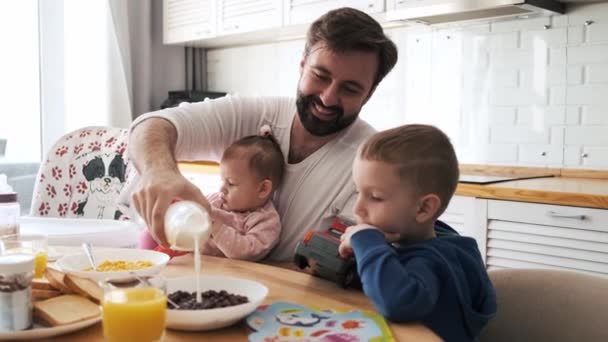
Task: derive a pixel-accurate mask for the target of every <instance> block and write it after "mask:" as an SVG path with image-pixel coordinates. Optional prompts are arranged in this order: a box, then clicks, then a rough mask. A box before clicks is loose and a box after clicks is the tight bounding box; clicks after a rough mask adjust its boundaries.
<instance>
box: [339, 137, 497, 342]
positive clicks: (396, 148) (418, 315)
mask: <svg viewBox="0 0 608 342" xmlns="http://www.w3.org/2000/svg"><path fill="white" fill-rule="evenodd" d="M458 173H459V172H458V161H457V159H456V155H455V153H454V149H453V147H452V144H451V143H450V141H449V138H448V137H447V136H446V135H445V134H444V133H443V132H441V131H440V130H439V129H437V128H435V127H433V126H427V125H405V126H401V127H397V128H393V129H390V130H386V131H383V132H379V133H376V134H375V135H373V136H372V137H370V138H369V139H368V140H367V141H366V142H365V143H364V144H363V145H362V146H361V147H360V149H359V151H358V153H357V157H356V159H355V161H354V165H353V179H354V182H355V186H356V188H357V191H358V196H357V202H356V204H355V208H354V213H355V216H356V218H357V225H355V226H351V227H349V228H348V229H347V230H346V232H345V233H344V234H343V235H342V238H341V239H342V242H341V244H340V254H341V255H343V256H348V255H351V254H353V253H354V256H355V258H356V260H357V271H358V273H359V276H360V277H361V282H362V284H363V290H364V291H365V294H366V295H367V296H368V297H369V298H370V299H371V300H372V302H373V303H374V305H375V307H376V309H377V310H378V311H379V312H380V313H381V314H383V315H384V316H385V317H386V318H387V319H389V320H392V321H397V322H408V321H418V322H421V323H423V324H425V325H426V326H427V327H429V328H430V329H432V330H433V331H434V332H435V333H436V334H437V335H439V336H440V337H441V338H443V339H444V340H446V341H473V340H475V339H476V338H477V336H478V335H479V332H480V331H481V329H482V328H483V326H484V325H485V324H486V323H487V322H488V321H489V320H490V319H491V318H492V317H493V316H494V314H495V313H496V294H495V291H494V287H493V286H492V283H491V282H490V280H489V278H488V275H487V273H486V270H485V266H484V264H483V261H482V259H481V254H480V252H479V249H478V248H477V244H476V243H475V240H474V239H472V238H469V237H461V236H458V235H448V236H442V237H436V235H435V229H434V228H435V225H444V226H447V225H445V224H444V223H442V222H440V221H437V218H438V217H439V216H440V215H441V213H443V211H444V210H445V208H446V207H447V205H448V203H449V201H450V198H451V197H452V195H453V194H454V191H455V189H456V185H457V183H458ZM444 228H445V227H444ZM387 240H389V241H392V243H387Z"/></svg>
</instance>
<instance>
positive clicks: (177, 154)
mask: <svg viewBox="0 0 608 342" xmlns="http://www.w3.org/2000/svg"><path fill="white" fill-rule="evenodd" d="M396 62H397V48H396V46H395V44H394V43H393V42H392V41H391V40H390V39H389V38H387V37H386V35H385V34H384V32H383V30H382V27H381V26H380V25H379V24H378V23H377V22H376V21H375V20H374V19H373V18H371V17H370V16H369V15H367V14H365V13H363V12H361V11H358V10H355V9H352V8H341V9H337V10H333V11H330V12H328V13H326V14H325V15H323V16H322V17H320V18H319V19H317V20H316V21H315V22H314V23H313V24H312V25H311V27H310V29H309V31H308V34H307V37H306V45H305V49H304V54H303V56H302V60H301V62H300V80H299V82H298V88H297V97H296V99H291V98H268V97H262V98H242V97H232V96H227V97H225V98H222V99H217V100H212V101H205V102H199V103H193V104H182V105H180V106H179V107H178V108H170V109H165V110H163V111H159V112H154V113H149V114H147V115H145V116H142V117H141V118H138V120H136V121H135V122H134V123H133V125H132V131H131V135H130V140H129V154H130V157H131V159H132V160H133V162H134V163H135V166H136V168H137V170H138V171H139V173H140V174H141V177H140V179H139V182H138V183H137V189H136V190H135V191H134V193H133V195H132V201H133V204H134V206H135V208H136V210H137V211H138V212H139V213H140V215H141V216H142V217H143V218H144V220H145V221H146V222H147V223H148V227H149V229H150V233H151V234H152V236H153V238H154V239H155V240H156V241H157V242H158V243H160V244H161V245H163V246H167V242H166V239H165V236H164V232H163V230H164V228H163V218H164V214H165V212H166V210H167V207H168V206H169V204H170V203H171V201H172V200H173V199H175V198H180V199H186V200H193V201H196V202H198V203H200V204H201V205H203V206H205V207H206V208H209V204H208V202H207V200H206V199H205V197H204V195H203V194H202V193H201V192H200V190H199V189H198V188H197V187H196V186H194V185H193V184H191V183H190V182H189V181H188V180H186V179H185V178H184V177H183V176H182V175H181V174H180V172H179V170H178V168H177V164H176V160H219V159H220V157H221V154H222V152H223V150H224V148H226V147H227V146H228V145H229V144H230V143H231V142H233V141H234V140H237V139H238V138H241V137H243V136H246V135H251V134H258V133H259V130H260V127H261V126H263V125H269V126H270V127H271V129H272V134H273V135H274V136H275V138H276V139H277V141H278V142H279V144H280V145H281V149H282V151H283V154H284V155H285V156H287V161H286V162H287V165H286V170H285V171H286V172H285V179H284V182H283V185H282V186H281V187H280V188H279V189H278V191H277V192H276V193H275V195H274V199H273V200H274V203H275V206H276V207H277V210H278V212H279V214H280V216H281V223H282V227H283V228H282V229H283V230H282V233H281V238H280V242H279V244H278V245H277V247H276V248H275V249H274V250H273V251H272V252H271V254H270V255H269V258H270V259H271V260H279V261H287V260H290V259H291V258H292V257H293V254H294V252H295V246H296V244H297V242H298V241H300V240H301V239H302V238H303V236H304V235H305V234H306V232H307V231H309V230H311V229H322V228H325V227H328V226H329V225H330V223H331V220H332V219H333V218H334V217H335V216H336V215H341V216H346V217H352V205H353V203H354V200H355V196H354V193H355V189H354V185H353V183H352V180H351V166H352V161H353V159H354V156H355V152H356V149H357V147H358V146H359V144H360V143H361V142H362V141H363V140H365V138H367V137H368V136H370V135H371V134H373V133H374V129H373V128H372V127H371V126H370V125H368V124H367V123H366V122H364V121H362V120H358V116H359V112H360V111H361V107H362V106H363V105H364V104H365V103H366V102H367V101H368V100H369V98H370V97H371V96H372V94H373V93H374V90H375V89H376V87H377V85H378V84H379V83H380V81H381V80H382V79H383V78H384V76H386V75H387V74H388V73H389V71H390V70H391V69H392V68H393V66H394V65H395V63H396ZM223 181H225V180H223Z"/></svg>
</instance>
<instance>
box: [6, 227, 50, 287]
mask: <svg viewBox="0 0 608 342" xmlns="http://www.w3.org/2000/svg"><path fill="white" fill-rule="evenodd" d="M0 252H1V253H0V254H15V253H19V254H23V253H25V254H31V255H33V256H34V277H35V278H42V276H44V271H45V270H46V264H47V261H48V238H47V237H46V235H42V234H19V235H11V236H6V237H3V238H2V239H0Z"/></svg>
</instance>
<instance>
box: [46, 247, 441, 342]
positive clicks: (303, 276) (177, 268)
mask: <svg viewBox="0 0 608 342" xmlns="http://www.w3.org/2000/svg"><path fill="white" fill-rule="evenodd" d="M71 249H72V248H69V249H68V248H66V250H64V251H69V250H71ZM78 250H79V249H78ZM193 264H194V262H193V258H192V255H186V256H181V257H177V258H174V259H173V260H171V261H170V262H169V264H168V265H167V267H165V268H164V269H163V271H162V272H161V274H162V275H164V276H166V277H168V278H171V277H178V276H185V275H193V274H194V267H193ZM202 273H203V274H218V275H230V276H235V277H240V278H247V279H251V280H255V281H258V282H260V283H262V284H264V285H266V286H267V287H268V289H269V293H268V297H267V298H266V300H265V303H266V304H270V303H272V302H275V301H289V302H292V303H298V304H302V305H307V306H310V305H314V306H316V307H323V308H332V309H359V310H369V311H374V309H373V306H372V304H371V302H370V301H369V300H368V299H367V297H366V296H365V295H364V294H363V293H362V292H361V291H358V290H351V289H348V290H345V289H342V288H340V287H338V286H337V285H335V284H333V283H331V282H328V281H325V280H323V279H320V278H317V277H313V276H311V275H309V274H307V273H303V272H297V271H293V270H289V269H286V268H281V267H276V266H271V265H267V264H261V263H253V262H246V261H240V260H231V259H225V258H216V257H211V256H204V257H203V259H202ZM389 326H390V328H391V331H392V332H393V335H394V336H395V338H396V340H397V341H441V339H440V338H439V337H437V336H436V335H435V334H434V333H433V332H432V331H431V330H429V329H428V328H426V327H425V326H423V325H421V324H393V323H389ZM247 335H248V334H247V330H246V327H245V325H244V323H239V324H236V325H233V326H231V327H227V328H223V329H219V330H214V331H203V332H181V331H175V330H170V329H167V331H166V335H165V339H164V341H201V340H207V341H214V342H216V341H217V342H222V341H247ZM53 341H87V342H88V341H103V333H102V328H101V323H99V324H96V325H94V326H92V327H89V328H86V329H83V330H80V331H78V332H74V333H71V334H68V335H62V336H58V337H55V338H53Z"/></svg>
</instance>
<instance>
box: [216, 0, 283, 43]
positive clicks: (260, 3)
mask: <svg viewBox="0 0 608 342" xmlns="http://www.w3.org/2000/svg"><path fill="white" fill-rule="evenodd" d="M282 12H283V0H219V1H218V21H219V23H218V27H219V32H218V34H220V35H222V34H233V33H239V32H250V31H257V30H263V29H268V28H272V27H281V26H282V25H283V16H282Z"/></svg>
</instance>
